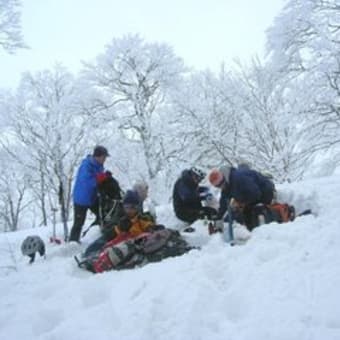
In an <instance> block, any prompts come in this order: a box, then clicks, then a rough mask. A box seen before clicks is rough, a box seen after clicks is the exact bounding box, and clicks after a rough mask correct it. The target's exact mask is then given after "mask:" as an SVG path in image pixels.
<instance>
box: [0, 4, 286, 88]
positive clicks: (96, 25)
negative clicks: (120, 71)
mask: <svg viewBox="0 0 340 340" xmlns="http://www.w3.org/2000/svg"><path fill="white" fill-rule="evenodd" d="M283 4H284V0H23V8H22V26H23V34H24V38H25V42H26V43H27V44H28V45H29V46H30V49H29V50H18V51H17V52H16V55H14V56H13V55H8V54H6V52H4V51H3V50H0V71H1V77H0V87H12V88H13V87H15V86H17V85H18V82H19V79H20V76H21V73H22V72H24V71H32V72H34V71H37V70H41V69H46V68H51V67H52V66H53V65H54V64H55V63H56V62H61V63H62V64H63V65H64V66H66V67H67V68H69V70H70V71H73V72H77V71H78V70H79V69H80V67H81V61H82V60H86V61H89V60H91V59H92V58H94V57H95V56H96V55H97V54H99V53H101V52H103V51H104V46H105V45H106V44H107V43H109V42H110V41H111V39H112V38H113V37H115V38H118V37H122V36H123V35H124V34H127V33H139V34H140V35H141V36H142V37H143V38H145V39H146V40H148V41H158V42H165V43H168V44H169V45H171V46H172V47H173V48H174V50H175V53H176V54H177V55H178V56H180V57H182V58H183V59H184V61H185V63H186V64H187V65H188V66H193V67H195V68H197V69H205V68H210V69H213V70H216V69H217V68H218V66H219V65H220V63H221V62H222V61H226V62H227V63H229V62H231V61H232V59H233V58H234V57H239V58H240V59H241V60H247V59H249V57H251V56H252V55H254V54H258V55H260V56H262V55H263V51H264V44H265V30H266V28H268V27H269V26H270V25H271V23H272V21H273V19H274V17H275V16H276V15H277V14H278V13H279V11H280V9H281V8H282V6H283Z"/></svg>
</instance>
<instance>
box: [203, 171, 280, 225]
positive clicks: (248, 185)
mask: <svg viewBox="0 0 340 340" xmlns="http://www.w3.org/2000/svg"><path fill="white" fill-rule="evenodd" d="M209 182H210V183H211V184H212V185H213V186H214V187H216V188H220V189H221V197H220V207H219V212H218V216H219V217H220V218H222V217H223V216H224V215H225V213H226V211H227V209H228V205H229V204H230V203H231V202H232V206H233V208H236V209H238V210H241V211H242V212H243V214H242V219H244V220H242V219H241V218H240V217H239V219H238V222H239V223H242V224H245V225H247V219H248V215H249V214H248V212H249V211H250V210H251V209H252V207H253V206H255V205H256V204H258V203H263V204H270V203H271V202H272V200H273V198H274V192H275V186H274V183H273V182H272V181H271V180H270V179H269V178H268V177H266V176H264V175H262V174H261V173H260V172H258V171H256V170H253V169H250V168H248V167H242V168H234V167H232V166H221V167H220V168H219V169H217V168H215V169H212V170H211V171H210V173H209Z"/></svg>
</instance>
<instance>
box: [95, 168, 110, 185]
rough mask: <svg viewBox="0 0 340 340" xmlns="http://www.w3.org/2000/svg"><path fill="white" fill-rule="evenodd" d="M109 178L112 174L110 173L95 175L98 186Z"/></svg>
mask: <svg viewBox="0 0 340 340" xmlns="http://www.w3.org/2000/svg"><path fill="white" fill-rule="evenodd" d="M110 177H112V172H111V171H105V172H99V173H98V174H97V175H96V181H97V184H99V185H100V184H102V183H104V182H105V181H106V180H107V179H108V178H110Z"/></svg>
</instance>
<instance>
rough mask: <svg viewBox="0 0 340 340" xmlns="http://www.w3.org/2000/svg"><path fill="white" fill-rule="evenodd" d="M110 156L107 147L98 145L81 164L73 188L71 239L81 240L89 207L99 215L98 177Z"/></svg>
mask: <svg viewBox="0 0 340 340" xmlns="http://www.w3.org/2000/svg"><path fill="white" fill-rule="evenodd" d="M108 156H109V153H108V151H107V149H106V148H105V147H104V146H102V145H97V146H96V147H95V148H94V150H93V154H92V155H88V156H87V157H86V158H85V159H84V160H83V161H82V163H81V164H80V167H79V169H78V173H77V177H76V181H75V184H74V188H73V207H74V222H73V226H72V229H71V233H70V238H69V241H76V242H80V234H81V229H82V227H83V225H84V223H85V219H86V213H87V210H88V209H90V210H91V211H92V212H93V213H94V214H95V215H96V217H98V210H99V207H98V198H97V177H98V174H101V173H103V172H104V163H105V160H106V157H108Z"/></svg>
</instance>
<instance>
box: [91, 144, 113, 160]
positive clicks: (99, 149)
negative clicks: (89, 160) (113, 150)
mask: <svg viewBox="0 0 340 340" xmlns="http://www.w3.org/2000/svg"><path fill="white" fill-rule="evenodd" d="M101 156H106V157H108V156H110V155H109V152H108V151H107V149H106V148H105V147H104V146H102V145H97V146H96V147H95V148H94V150H93V157H101Z"/></svg>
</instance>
